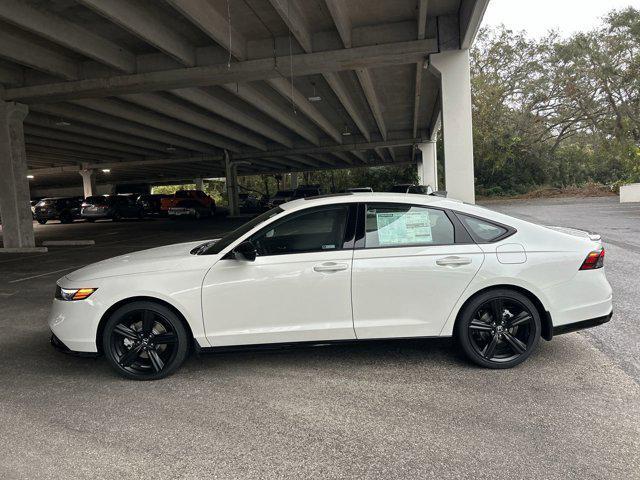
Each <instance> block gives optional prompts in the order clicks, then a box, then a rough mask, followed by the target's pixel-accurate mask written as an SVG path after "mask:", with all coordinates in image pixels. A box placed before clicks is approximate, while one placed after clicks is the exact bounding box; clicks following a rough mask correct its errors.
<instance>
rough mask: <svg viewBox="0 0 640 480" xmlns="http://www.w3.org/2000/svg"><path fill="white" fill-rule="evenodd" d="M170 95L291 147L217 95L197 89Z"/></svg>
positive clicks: (273, 129) (175, 91)
mask: <svg viewBox="0 0 640 480" xmlns="http://www.w3.org/2000/svg"><path fill="white" fill-rule="evenodd" d="M171 93H172V94H173V95H175V96H177V97H179V98H182V99H183V100H186V101H188V102H191V103H193V104H194V105H197V106H199V107H201V108H204V109H205V110H208V111H210V112H212V113H215V114H216V115H220V116H221V117H224V118H227V119H229V120H231V121H232V122H235V123H237V124H239V125H243V126H244V127H246V128H248V129H250V130H253V131H254V132H256V133H259V134H260V135H263V136H264V137H266V138H270V139H271V140H273V141H275V142H278V143H280V144H281V145H284V146H285V147H293V142H292V141H291V139H290V138H289V137H287V136H286V135H284V134H282V133H280V132H279V131H278V130H276V129H275V128H271V127H270V126H269V125H267V124H265V122H262V121H260V120H257V119H256V118H255V117H253V116H252V115H249V114H247V113H245V112H243V111H242V110H240V109H238V108H236V107H234V106H232V105H229V104H228V103H226V102H225V101H224V99H222V98H221V96H219V95H215V94H212V93H210V92H205V91H203V90H200V89H198V88H183V89H179V90H172V91H171Z"/></svg>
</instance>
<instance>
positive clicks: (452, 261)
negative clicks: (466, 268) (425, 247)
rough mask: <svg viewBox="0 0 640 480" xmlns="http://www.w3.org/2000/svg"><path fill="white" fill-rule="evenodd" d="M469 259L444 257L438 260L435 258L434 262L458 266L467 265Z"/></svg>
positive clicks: (445, 265)
mask: <svg viewBox="0 0 640 480" xmlns="http://www.w3.org/2000/svg"><path fill="white" fill-rule="evenodd" d="M470 263H471V259H470V258H469V257H444V258H441V259H440V260H436V264H438V265H440V266H441V267H460V266H462V265H469V264H470Z"/></svg>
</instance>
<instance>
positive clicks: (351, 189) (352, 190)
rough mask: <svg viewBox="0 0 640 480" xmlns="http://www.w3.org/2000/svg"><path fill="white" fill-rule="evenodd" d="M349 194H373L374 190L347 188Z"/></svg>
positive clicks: (368, 188) (369, 188)
mask: <svg viewBox="0 0 640 480" xmlns="http://www.w3.org/2000/svg"><path fill="white" fill-rule="evenodd" d="M347 192H351V193H371V192H373V188H371V187H352V188H347Z"/></svg>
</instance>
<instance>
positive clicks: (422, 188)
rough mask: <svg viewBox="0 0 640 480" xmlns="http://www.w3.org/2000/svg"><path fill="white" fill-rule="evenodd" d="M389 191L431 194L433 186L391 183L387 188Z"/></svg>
mask: <svg viewBox="0 0 640 480" xmlns="http://www.w3.org/2000/svg"><path fill="white" fill-rule="evenodd" d="M389 192H390V193H416V194H419V195H432V194H433V193H434V192H433V188H431V186H429V185H415V184H413V183H401V184H398V185H393V186H392V187H391V188H390V189H389Z"/></svg>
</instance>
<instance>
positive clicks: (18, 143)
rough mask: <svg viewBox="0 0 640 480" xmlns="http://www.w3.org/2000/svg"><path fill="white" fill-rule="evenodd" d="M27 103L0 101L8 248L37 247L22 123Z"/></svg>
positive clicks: (1, 202) (0, 198)
mask: <svg viewBox="0 0 640 480" xmlns="http://www.w3.org/2000/svg"><path fill="white" fill-rule="evenodd" d="M28 112H29V109H28V108H27V106H26V105H21V104H19V103H14V102H2V101H0V172H2V173H0V211H1V212H2V239H3V245H4V248H5V249H20V250H22V249H25V250H28V249H32V248H34V247H35V239H34V236H33V218H32V217H31V206H30V204H29V200H30V194H29V181H28V179H27V154H26V151H25V147H24V130H23V126H22V122H23V120H24V118H25V117H26V116H27V113H28Z"/></svg>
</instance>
